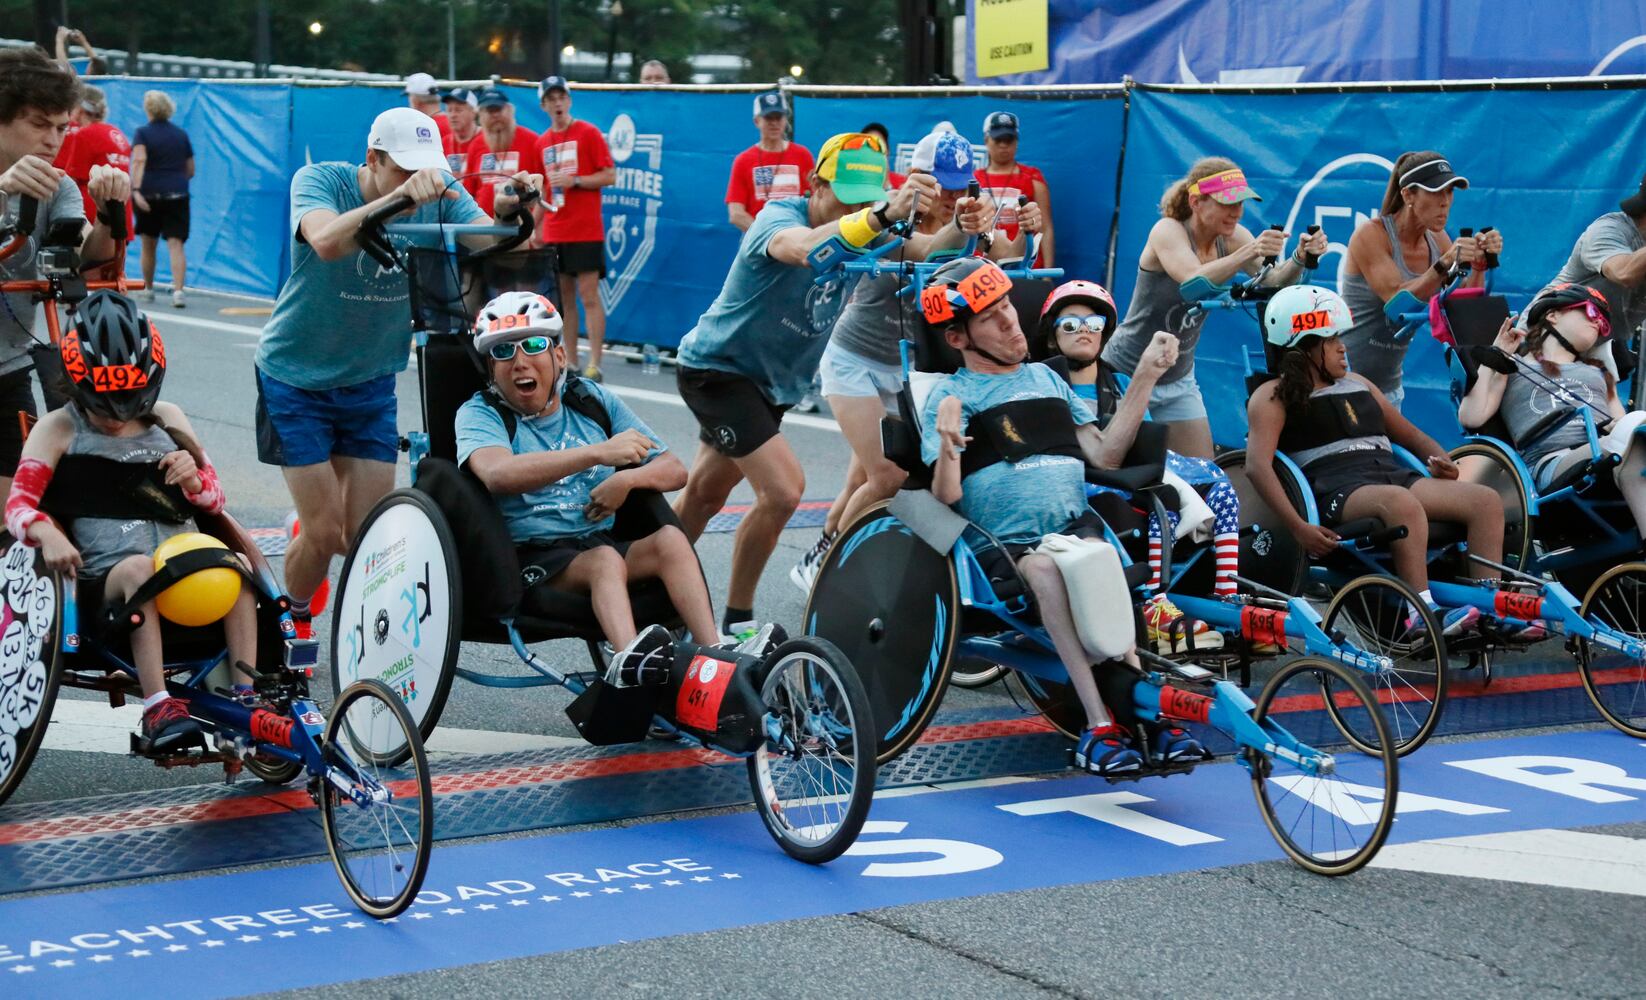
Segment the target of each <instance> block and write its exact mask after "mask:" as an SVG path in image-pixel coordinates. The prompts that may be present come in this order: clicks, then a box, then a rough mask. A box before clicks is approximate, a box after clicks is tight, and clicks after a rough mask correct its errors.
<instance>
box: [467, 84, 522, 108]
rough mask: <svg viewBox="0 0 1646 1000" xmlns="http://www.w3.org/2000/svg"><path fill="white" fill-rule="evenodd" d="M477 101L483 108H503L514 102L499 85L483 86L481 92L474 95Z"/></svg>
mask: <svg viewBox="0 0 1646 1000" xmlns="http://www.w3.org/2000/svg"><path fill="white" fill-rule="evenodd" d="M474 96H475V103H476V104H477V105H478V106H479V107H482V108H501V107H503V106H504V105H506V104H513V103H514V102H513V101H511V100H509V95H508V94H505V93H503V91H502V90H500V89H498V88H497V87H482V88H481V89H480V93H478V94H476V95H474Z"/></svg>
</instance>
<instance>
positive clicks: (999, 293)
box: [920, 257, 1012, 330]
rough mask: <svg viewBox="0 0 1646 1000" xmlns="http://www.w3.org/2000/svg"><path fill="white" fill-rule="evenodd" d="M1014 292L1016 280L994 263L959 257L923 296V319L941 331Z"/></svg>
mask: <svg viewBox="0 0 1646 1000" xmlns="http://www.w3.org/2000/svg"><path fill="white" fill-rule="evenodd" d="M1011 290H1012V279H1011V278H1009V277H1007V276H1006V272H1005V271H1002V270H1001V269H1000V265H998V264H996V263H995V262H994V261H992V260H987V259H985V258H983V257H957V258H956V259H954V260H951V261H949V262H948V263H947V264H944V265H943V266H942V267H940V268H938V269H937V272H936V273H935V274H933V275H932V277H931V281H930V282H929V283H928V284H927V285H926V287H925V289H924V290H923V291H922V292H921V293H920V315H921V316H922V317H924V318H925V320H926V325H927V326H928V327H931V328H932V329H939V330H940V329H942V328H943V327H946V326H948V325H950V324H951V323H961V322H965V321H966V320H968V319H970V318H971V317H973V316H976V315H977V314H978V313H980V312H982V311H983V310H985V309H987V308H988V307H990V306H992V305H994V304H995V303H996V302H999V301H1000V300H1001V299H1003V298H1005V297H1006V293H1007V292H1010V291H1011Z"/></svg>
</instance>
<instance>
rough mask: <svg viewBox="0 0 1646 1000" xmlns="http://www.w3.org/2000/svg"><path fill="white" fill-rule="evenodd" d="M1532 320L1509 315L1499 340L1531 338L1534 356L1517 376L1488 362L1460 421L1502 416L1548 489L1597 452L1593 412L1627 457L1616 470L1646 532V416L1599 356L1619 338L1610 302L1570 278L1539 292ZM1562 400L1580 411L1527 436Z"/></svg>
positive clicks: (1503, 345)
mask: <svg viewBox="0 0 1646 1000" xmlns="http://www.w3.org/2000/svg"><path fill="white" fill-rule="evenodd" d="M1526 321H1527V329H1520V328H1517V327H1516V326H1515V324H1514V320H1513V318H1512V317H1511V318H1510V319H1507V320H1505V321H1504V323H1503V328H1502V329H1501V330H1499V331H1498V334H1497V340H1496V341H1494V342H1493V345H1492V346H1494V347H1496V348H1497V349H1498V350H1500V351H1502V352H1504V353H1505V354H1510V355H1512V354H1515V353H1517V352H1518V351H1520V349H1521V347H1522V345H1524V346H1525V350H1526V355H1525V361H1526V363H1525V364H1524V366H1517V370H1516V371H1515V373H1514V374H1512V375H1505V374H1503V373H1502V372H1499V371H1496V370H1494V369H1492V368H1488V367H1487V366H1485V365H1481V366H1480V369H1479V376H1478V378H1477V379H1476V380H1475V384H1474V386H1473V387H1472V388H1470V390H1469V393H1468V395H1466V396H1464V397H1463V402H1462V404H1461V405H1459V406H1458V410H1457V417H1458V420H1459V422H1461V423H1462V424H1463V426H1464V427H1479V426H1481V425H1482V424H1484V423H1485V422H1486V421H1488V420H1490V419H1491V418H1492V417H1493V416H1494V415H1501V416H1502V417H1503V422H1504V424H1506V425H1507V426H1508V429H1509V436H1510V437H1511V438H1512V439H1514V444H1515V447H1516V448H1517V449H1518V450H1519V451H1520V456H1521V458H1523V459H1524V460H1525V462H1526V466H1527V468H1529V469H1531V470H1532V478H1533V479H1534V480H1535V481H1536V485H1537V487H1538V488H1539V489H1547V488H1548V487H1549V485H1550V484H1551V483H1553V482H1555V481H1556V480H1558V479H1560V478H1561V477H1562V476H1563V475H1565V474H1566V473H1567V472H1568V471H1570V470H1572V469H1574V468H1576V467H1577V466H1579V465H1582V464H1585V463H1587V462H1589V461H1590V460H1591V459H1593V458H1594V454H1593V452H1592V451H1591V450H1590V448H1589V436H1588V431H1587V430H1586V429H1585V427H1584V421H1583V416H1582V414H1583V412H1584V411H1587V412H1588V413H1589V415H1590V416H1591V417H1592V418H1593V419H1594V423H1595V425H1596V429H1597V430H1598V431H1601V432H1602V433H1603V434H1604V436H1603V437H1601V438H1600V441H1599V444H1600V447H1601V450H1602V451H1608V452H1615V453H1617V454H1619V455H1621V456H1622V457H1623V461H1622V462H1621V463H1620V464H1619V465H1618V466H1617V467H1616V468H1614V469H1613V471H1612V475H1613V477H1614V478H1615V480H1616V482H1617V485H1618V487H1619V488H1620V489H1621V490H1622V492H1623V499H1624V501H1625V502H1626V503H1627V504H1628V505H1629V512H1630V513H1631V514H1632V515H1634V518H1635V525H1636V527H1638V528H1639V529H1640V530H1641V531H1642V532H1643V533H1646V478H1642V475H1643V473H1646V448H1638V447H1635V446H1634V445H1635V441H1636V440H1637V428H1638V427H1639V425H1640V424H1641V423H1642V421H1643V420H1646V415H1631V414H1629V413H1628V412H1627V411H1626V410H1625V409H1624V407H1623V401H1622V400H1620V399H1619V398H1618V395H1617V381H1616V379H1614V378H1613V377H1612V373H1611V372H1610V371H1609V370H1608V369H1607V368H1606V366H1605V365H1604V364H1602V363H1601V362H1599V361H1597V360H1595V359H1594V358H1593V357H1592V356H1591V355H1592V353H1593V351H1594V349H1595V348H1596V347H1597V346H1598V345H1602V344H1605V343H1607V342H1609V341H1610V339H1611V335H1612V313H1611V307H1610V304H1609V303H1608V302H1607V301H1606V297H1605V296H1604V295H1602V294H1601V293H1600V292H1598V291H1595V290H1594V289H1592V288H1585V287H1584V286H1582V285H1575V284H1566V283H1562V284H1559V285H1553V286H1551V287H1549V288H1547V289H1545V290H1544V291H1543V292H1542V293H1540V294H1539V295H1538V297H1537V299H1536V300H1535V301H1534V302H1533V303H1532V304H1531V306H1530V307H1529V308H1528V309H1527V310H1526ZM1562 407H1570V408H1572V410H1573V411H1574V412H1573V413H1572V415H1571V416H1570V417H1568V418H1567V419H1566V420H1565V422H1563V423H1562V424H1560V425H1559V426H1558V427H1555V428H1554V429H1553V430H1550V431H1547V432H1546V433H1542V434H1540V435H1539V436H1538V437H1537V438H1536V439H1535V440H1523V439H1524V438H1525V436H1526V434H1527V432H1529V431H1531V430H1532V428H1533V427H1535V426H1536V425H1537V424H1539V423H1541V422H1542V421H1543V420H1544V419H1545V418H1546V417H1547V416H1548V415H1549V414H1551V413H1553V412H1555V411H1556V410H1559V409H1561V408H1562ZM1608 430H1610V431H1611V433H1606V432H1607V431H1608Z"/></svg>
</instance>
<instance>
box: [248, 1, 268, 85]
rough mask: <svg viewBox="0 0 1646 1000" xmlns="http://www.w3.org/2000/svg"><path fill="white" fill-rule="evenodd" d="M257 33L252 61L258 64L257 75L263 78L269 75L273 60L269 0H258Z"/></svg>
mask: <svg viewBox="0 0 1646 1000" xmlns="http://www.w3.org/2000/svg"><path fill="white" fill-rule="evenodd" d="M256 34H257V40H256V42H255V43H254V44H255V48H254V49H253V51H254V53H255V55H254V56H253V57H252V61H253V62H255V63H256V64H257V70H256V74H257V76H258V77H259V78H263V77H267V76H268V75H269V63H270V62H272V61H273V57H272V55H271V54H270V51H269V50H270V42H269V0H257V32H256Z"/></svg>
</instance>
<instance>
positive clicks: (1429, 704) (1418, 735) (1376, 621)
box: [1321, 576, 1450, 757]
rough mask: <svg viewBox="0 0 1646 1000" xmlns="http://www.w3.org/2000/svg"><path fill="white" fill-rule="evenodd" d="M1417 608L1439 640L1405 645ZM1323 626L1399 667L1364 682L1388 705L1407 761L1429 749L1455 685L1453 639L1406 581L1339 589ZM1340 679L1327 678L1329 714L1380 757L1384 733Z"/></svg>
mask: <svg viewBox="0 0 1646 1000" xmlns="http://www.w3.org/2000/svg"><path fill="white" fill-rule="evenodd" d="M1414 608H1415V609H1417V611H1418V613H1419V614H1420V615H1421V616H1422V617H1423V623H1424V626H1425V628H1426V629H1427V630H1428V631H1427V635H1428V636H1430V637H1432V638H1425V639H1422V640H1418V641H1408V640H1407V639H1406V638H1405V635H1404V633H1405V631H1406V616H1407V615H1408V614H1409V613H1410V612H1411V610H1412V609H1414ZM1321 626H1322V628H1324V629H1325V631H1326V634H1327V635H1341V636H1342V637H1343V639H1344V641H1345V642H1347V643H1348V644H1349V645H1351V646H1354V647H1355V648H1356V649H1359V650H1361V651H1363V652H1367V653H1375V654H1377V655H1379V656H1387V657H1389V659H1390V660H1392V661H1393V662H1392V663H1391V665H1390V667H1389V669H1387V670H1379V671H1376V672H1368V673H1362V674H1361V679H1362V680H1364V681H1365V682H1366V684H1367V686H1368V687H1369V688H1371V689H1372V691H1373V693H1374V694H1375V695H1376V696H1377V699H1378V702H1379V703H1380V704H1381V705H1382V706H1383V711H1382V712H1380V713H1377V714H1378V716H1379V717H1382V718H1383V720H1384V721H1385V722H1387V723H1388V729H1389V731H1390V735H1391V736H1392V738H1393V739H1394V741H1395V753H1397V754H1399V755H1400V756H1402V757H1404V756H1405V755H1406V754H1409V753H1411V752H1412V751H1413V750H1416V749H1417V748H1418V747H1420V746H1422V745H1423V744H1424V742H1425V741H1427V740H1428V738H1429V737H1430V736H1431V735H1432V734H1433V733H1434V731H1435V726H1437V725H1438V724H1439V723H1440V716H1441V713H1442V712H1443V711H1444V710H1445V708H1446V691H1447V688H1448V683H1449V682H1448V674H1449V666H1450V664H1449V661H1448V660H1447V656H1446V640H1445V637H1444V636H1442V635H1441V634H1440V622H1439V620H1438V619H1437V617H1436V615H1435V614H1434V612H1433V611H1432V610H1430V609H1429V607H1428V605H1427V604H1426V603H1425V602H1424V601H1423V600H1422V599H1421V598H1419V597H1418V596H1417V594H1416V593H1414V592H1413V591H1412V588H1410V587H1408V586H1407V585H1406V584H1405V583H1403V582H1401V581H1400V580H1398V579H1395V578H1394V577H1390V576H1362V577H1359V578H1357V579H1354V580H1350V581H1349V582H1348V583H1346V584H1344V585H1343V587H1342V588H1340V589H1339V590H1338V592H1337V594H1336V596H1334V597H1333V598H1332V603H1331V604H1330V605H1328V606H1327V608H1326V614H1325V616H1324V617H1323V618H1322V620H1321ZM1351 669H1352V668H1351ZM1333 676H1334V675H1331V674H1327V675H1324V677H1323V680H1324V681H1325V683H1326V687H1325V689H1324V692H1325V695H1326V713H1327V714H1328V715H1330V716H1331V719H1332V722H1333V723H1334V724H1335V725H1336V726H1337V728H1338V730H1339V731H1340V732H1342V733H1343V735H1344V737H1345V738H1347V739H1348V741H1349V742H1350V743H1352V744H1354V746H1355V748H1356V749H1357V750H1360V751H1362V752H1363V753H1377V752H1378V749H1379V744H1378V743H1377V738H1378V737H1377V731H1376V728H1375V727H1374V726H1373V725H1372V723H1371V713H1369V712H1367V711H1366V710H1365V707H1364V706H1365V704H1366V703H1364V702H1359V701H1358V700H1357V699H1356V698H1355V696H1354V694H1353V692H1346V691H1344V689H1342V688H1334V687H1332V684H1333ZM1340 696H1341V697H1340Z"/></svg>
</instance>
